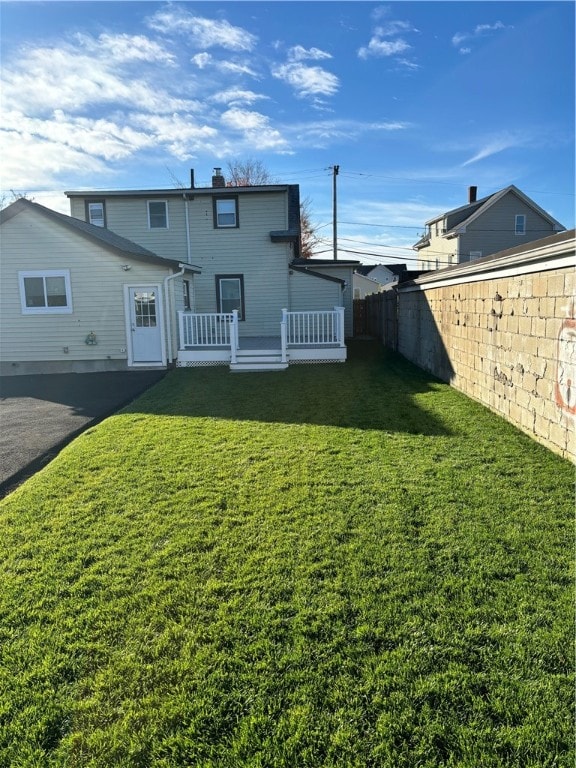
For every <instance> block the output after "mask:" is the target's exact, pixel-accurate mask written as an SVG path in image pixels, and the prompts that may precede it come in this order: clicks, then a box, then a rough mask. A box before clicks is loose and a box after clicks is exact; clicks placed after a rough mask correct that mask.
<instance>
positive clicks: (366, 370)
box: [127, 341, 452, 435]
mask: <svg viewBox="0 0 576 768" xmlns="http://www.w3.org/2000/svg"><path fill="white" fill-rule="evenodd" d="M445 386H446V385H444V384H442V383H441V382H439V381H438V380H437V379H435V378H434V377H433V376H431V375H430V374H428V373H425V372H424V371H421V370H420V369H419V368H417V367H416V366H414V365H412V364H411V363H408V362H407V361H406V360H404V358H402V357H401V356H400V355H398V354H396V353H394V352H390V351H388V350H385V349H383V348H382V347H381V346H380V344H379V343H378V342H376V341H353V342H351V343H350V344H349V345H348V360H347V362H346V363H345V364H341V363H335V364H324V365H293V366H290V367H289V368H288V369H287V370H285V371H281V372H262V373H231V372H230V371H229V370H228V369H227V368H224V367H205V368H188V369H178V370H175V371H173V372H171V373H170V374H169V375H168V376H167V377H166V378H165V379H164V381H163V382H161V384H160V385H158V386H156V387H154V388H153V389H151V390H149V391H148V392H146V393H145V394H144V395H143V397H141V398H140V399H139V400H138V401H136V402H135V403H134V404H133V405H132V406H130V407H129V408H128V409H127V410H128V411H132V412H144V413H146V412H148V413H156V414H166V415H178V416H190V417H197V416H201V417H211V418H220V419H233V420H248V421H260V422H279V423H289V424H311V425H325V426H335V427H343V428H353V429H366V430H381V431H388V432H403V433H408V434H422V435H449V434H452V432H451V429H450V428H449V427H448V426H447V424H446V423H445V422H444V421H443V419H442V417H441V415H440V411H439V410H438V409H436V412H435V408H434V404H433V400H434V399H435V397H436V396H437V394H438V390H439V389H442V388H444V387H445ZM426 395H429V396H430V397H426Z"/></svg>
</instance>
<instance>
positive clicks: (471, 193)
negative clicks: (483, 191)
mask: <svg viewBox="0 0 576 768" xmlns="http://www.w3.org/2000/svg"><path fill="white" fill-rule="evenodd" d="M477 193H478V187H468V202H469V203H475V202H476V199H477Z"/></svg>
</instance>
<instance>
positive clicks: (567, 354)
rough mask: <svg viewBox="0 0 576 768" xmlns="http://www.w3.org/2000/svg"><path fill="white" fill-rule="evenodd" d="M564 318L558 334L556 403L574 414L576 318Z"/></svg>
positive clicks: (575, 404)
mask: <svg viewBox="0 0 576 768" xmlns="http://www.w3.org/2000/svg"><path fill="white" fill-rule="evenodd" d="M571 315H572V317H571V318H570V319H566V320H564V322H563V323H562V325H561V326H560V333H559V334H558V346H557V357H556V360H557V361H558V364H557V368H556V384H555V394H556V404H557V405H558V406H559V407H560V408H562V410H563V411H566V412H567V413H571V414H576V320H575V319H574V312H573V311H572V312H571Z"/></svg>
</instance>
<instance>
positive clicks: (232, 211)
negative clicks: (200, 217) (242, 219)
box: [212, 197, 238, 229]
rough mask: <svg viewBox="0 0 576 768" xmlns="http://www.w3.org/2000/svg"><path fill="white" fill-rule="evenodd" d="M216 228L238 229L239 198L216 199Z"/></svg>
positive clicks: (214, 200)
mask: <svg viewBox="0 0 576 768" xmlns="http://www.w3.org/2000/svg"><path fill="white" fill-rule="evenodd" d="M212 199H213V202H214V227H215V229H221V228H225V227H238V198H237V197H214V198H212Z"/></svg>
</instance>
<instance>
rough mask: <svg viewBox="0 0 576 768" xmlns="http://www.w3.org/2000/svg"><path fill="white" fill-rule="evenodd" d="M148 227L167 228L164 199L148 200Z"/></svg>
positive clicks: (166, 212) (166, 210) (166, 211)
mask: <svg viewBox="0 0 576 768" xmlns="http://www.w3.org/2000/svg"><path fill="white" fill-rule="evenodd" d="M148 227H149V229H168V206H167V205H166V201H165V200H149V201H148Z"/></svg>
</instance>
